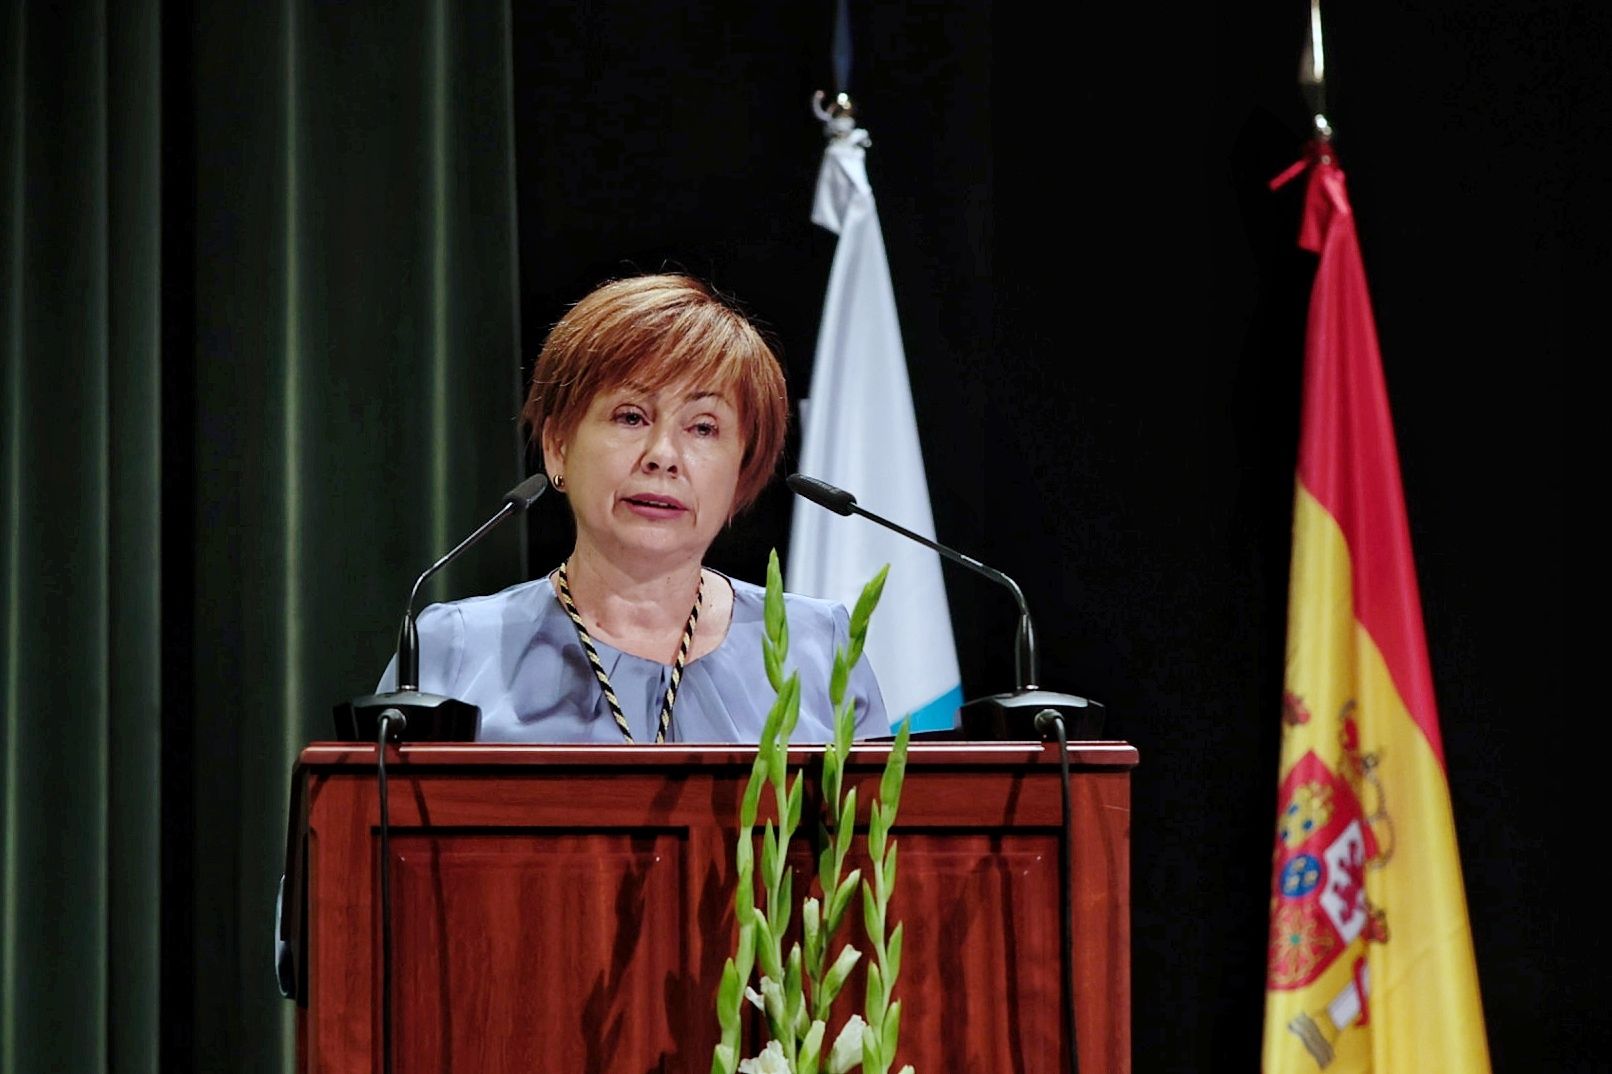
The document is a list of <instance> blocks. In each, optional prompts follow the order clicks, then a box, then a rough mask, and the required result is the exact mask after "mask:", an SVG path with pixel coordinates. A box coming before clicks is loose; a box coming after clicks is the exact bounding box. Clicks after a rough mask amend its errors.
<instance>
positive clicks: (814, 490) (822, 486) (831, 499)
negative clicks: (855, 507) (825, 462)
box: [784, 474, 856, 515]
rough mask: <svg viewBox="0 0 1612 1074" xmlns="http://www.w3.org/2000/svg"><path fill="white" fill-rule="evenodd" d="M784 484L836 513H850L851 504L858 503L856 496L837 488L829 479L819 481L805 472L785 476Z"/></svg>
mask: <svg viewBox="0 0 1612 1074" xmlns="http://www.w3.org/2000/svg"><path fill="white" fill-rule="evenodd" d="M784 484H786V485H788V486H789V489H790V491H791V492H794V493H795V494H796V495H799V496H804V497H806V498H807V499H808V500H810V501H812V502H813V503H815V504H817V505H818V506H819V507H826V508H828V509H829V510H830V511H833V512H834V513H835V514H839V515H848V514H850V513H851V505H852V504H854V503H856V497H855V496H852V495H851V494H850V493H849V492H846V491H845V490H844V489H840V488H835V487H834V486H833V485H830V484H829V483H828V482H827V481H819V480H818V479H817V478H815V477H807V476H806V475H805V474H790V475H789V476H788V477H786V478H784Z"/></svg>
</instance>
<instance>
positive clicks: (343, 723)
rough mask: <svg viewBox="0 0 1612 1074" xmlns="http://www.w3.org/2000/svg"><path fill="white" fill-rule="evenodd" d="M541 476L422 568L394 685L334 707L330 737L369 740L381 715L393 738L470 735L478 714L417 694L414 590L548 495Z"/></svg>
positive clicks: (401, 635)
mask: <svg viewBox="0 0 1612 1074" xmlns="http://www.w3.org/2000/svg"><path fill="white" fill-rule="evenodd" d="M548 487H549V481H548V478H547V477H546V476H545V475H543V474H533V475H532V476H531V477H528V478H527V479H526V480H525V481H522V482H521V483H520V484H518V485H516V486H515V487H514V488H512V489H510V490H509V491H508V492H506V493H504V502H503V505H502V506H500V507H499V509H498V511H497V513H495V514H494V515H493V516H492V517H491V518H489V519H488V520H487V521H485V522H483V523H482V524H481V525H480V526H478V527H477V528H476V530H475V532H473V533H471V535H470V536H468V537H466V538H465V539H464V540H462V541H460V542H459V543H458V544H457V545H455V546H454V547H453V548H452V549H451V550H450V551H449V552H448V553H447V555H445V556H443V557H442V558H441V559H439V560H437V561H436V562H435V563H433V564H431V566H429V567H427V568H426V569H425V570H424V571H423V572H422V573H421V574H420V576H419V577H418V578H416V579H415V580H414V587H413V588H412V589H410V590H409V599H408V603H407V604H405V605H404V606H403V622H402V624H401V625H400V626H399V627H398V632H397V687H396V689H393V690H391V691H389V692H387V693H381V694H369V695H366V696H364V697H357V698H354V699H353V700H351V701H345V702H342V703H341V704H339V705H337V706H336V707H335V718H336V735H337V737H338V738H340V739H342V740H343V741H374V740H375V738H376V732H377V730H378V729H379V728H380V726H381V718H382V716H383V715H384V716H386V717H387V718H388V719H389V720H390V721H391V723H392V727H393V729H394V730H395V732H396V733H395V734H393V735H392V736H391V737H392V738H393V739H395V740H408V741H416V742H422V741H433V742H468V741H472V740H473V739H474V738H475V737H476V725H477V724H478V723H479V722H480V720H481V710H480V709H478V708H477V707H476V706H475V705H471V704H467V703H466V702H463V701H459V700H457V699H455V698H451V697H441V696H439V695H437V694H428V693H424V692H422V691H421V690H420V633H419V628H418V626H417V625H416V622H415V618H414V602H415V600H416V598H417V597H418V596H419V594H420V587H421V586H422V585H424V584H425V581H426V579H428V578H430V577H431V576H432V575H433V574H435V573H436V572H437V571H439V570H441V569H442V568H443V567H446V566H447V565H448V564H449V563H452V562H453V561H454V560H455V559H457V558H459V556H461V555H463V554H464V553H465V552H466V551H468V550H469V549H470V548H471V547H473V546H474V545H475V544H477V543H478V542H479V541H480V540H481V539H482V538H483V537H485V536H487V534H489V533H490V532H492V530H493V529H494V528H495V527H497V526H498V525H499V524H500V523H502V522H503V521H504V520H506V519H508V518H509V517H510V516H511V515H513V514H516V513H517V512H520V511H525V510H526V509H527V508H529V507H531V506H532V504H534V503H536V502H537V499H538V497H539V496H541V495H543V493H544V492H546V491H548Z"/></svg>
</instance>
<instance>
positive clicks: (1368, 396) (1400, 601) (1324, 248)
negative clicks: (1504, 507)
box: [1298, 157, 1444, 766]
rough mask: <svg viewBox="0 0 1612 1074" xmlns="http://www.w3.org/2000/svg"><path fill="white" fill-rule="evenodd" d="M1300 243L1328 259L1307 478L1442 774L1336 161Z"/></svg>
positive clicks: (1364, 294) (1321, 272) (1316, 343)
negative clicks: (1337, 532)
mask: <svg viewBox="0 0 1612 1074" xmlns="http://www.w3.org/2000/svg"><path fill="white" fill-rule="evenodd" d="M1299 245H1300V246H1303V247H1304V248H1305V249H1307V250H1312V251H1314V252H1316V253H1319V254H1320V255H1321V256H1320V263H1319V265H1318V266H1317V267H1316V273H1315V284H1314V288H1313V290H1312V292H1311V296H1310V314H1309V324H1308V326H1307V328H1306V335H1305V360H1304V403H1303V424H1302V426H1301V432H1300V436H1299V461H1298V477H1299V480H1300V481H1301V482H1302V483H1303V484H1304V487H1305V488H1306V489H1308V490H1309V492H1310V495H1312V496H1314V497H1315V498H1316V500H1317V501H1318V502H1319V503H1320V504H1321V506H1322V507H1324V508H1325V509H1326V510H1327V511H1328V513H1330V514H1331V515H1332V517H1333V518H1334V519H1336V520H1337V523H1338V526H1339V527H1340V528H1341V529H1342V531H1343V535H1344V539H1345V540H1346V541H1347V542H1348V546H1349V556H1350V561H1351V568H1352V571H1353V578H1354V604H1355V618H1356V619H1358V620H1359V622H1360V624H1361V626H1362V627H1363V628H1364V629H1365V631H1366V633H1367V634H1369V635H1370V636H1371V638H1372V640H1373V641H1374V642H1376V644H1377V648H1378V649H1379V650H1380V651H1381V652H1382V656H1383V660H1384V662H1385V663H1386V664H1387V666H1388V673H1389V675H1391V676H1392V678H1393V680H1394V685H1395V686H1396V687H1397V688H1398V690H1399V695H1400V697H1401V698H1402V699H1403V700H1404V702H1405V707H1406V708H1407V709H1408V710H1409V711H1410V715H1411V718H1412V719H1413V720H1415V721H1416V723H1417V725H1418V726H1419V727H1421V729H1422V733H1423V734H1424V735H1426V737H1427V741H1428V743H1429V745H1431V746H1432V749H1433V753H1434V756H1436V757H1437V758H1438V761H1439V764H1440V765H1441V766H1442V765H1443V763H1444V745H1443V742H1442V740H1441V739H1440V737H1439V729H1438V712H1437V710H1436V708H1435V707H1434V704H1433V680H1432V672H1431V668H1430V666H1429V663H1428V658H1427V640H1426V635H1425V634H1424V633H1423V629H1422V602H1421V597H1420V595H1419V591H1418V589H1417V585H1416V565H1415V561H1414V559H1413V558H1412V556H1411V541H1410V526H1409V523H1408V522H1407V520H1406V515H1405V495H1404V490H1403V487H1402V486H1401V483H1400V475H1399V455H1398V450H1397V448H1396V447H1395V441H1394V425H1393V420H1392V418H1391V417H1390V414H1389V409H1388V392H1387V388H1386V386H1385V384H1384V383H1383V374H1382V356H1381V353H1380V352H1379V350H1378V348H1377V328H1376V322H1375V320H1374V319H1373V317H1372V313H1371V297H1370V293H1369V291H1368V290H1367V288H1366V271H1365V266H1364V263H1363V262H1362V261H1361V257H1360V241H1359V237H1358V236H1357V235H1356V234H1355V224H1354V210H1353V209H1352V208H1351V207H1350V205H1349V195H1348V193H1347V191H1346V190H1345V188H1344V180H1343V171H1342V170H1341V169H1340V168H1339V167H1338V166H1337V165H1336V164H1335V163H1333V162H1332V161H1331V159H1330V157H1323V158H1321V159H1320V160H1318V161H1317V162H1316V163H1315V164H1314V166H1313V169H1312V171H1311V173H1310V182H1309V188H1308V191H1307V193H1306V195H1305V210H1304V225H1303V228H1302V230H1301V232H1300V235H1299Z"/></svg>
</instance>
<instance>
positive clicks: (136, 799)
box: [0, 3, 162, 1072]
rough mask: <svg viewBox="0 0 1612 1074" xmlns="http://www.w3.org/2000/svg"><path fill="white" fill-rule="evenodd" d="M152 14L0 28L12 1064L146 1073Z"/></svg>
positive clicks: (3, 903)
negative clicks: (113, 1067)
mask: <svg viewBox="0 0 1612 1074" xmlns="http://www.w3.org/2000/svg"><path fill="white" fill-rule="evenodd" d="M157 15H158V12H157V9H156V5H155V3H133V4H123V5H117V6H116V9H115V10H108V9H107V8H106V7H104V6H100V5H87V4H86V5H51V4H42V3H40V4H17V5H14V6H11V7H9V8H8V9H7V12H6V14H5V15H4V28H3V29H0V35H3V38H0V56H3V57H4V59H3V60H0V71H3V72H4V74H3V75H0V78H3V80H4V87H5V88H4V90H3V93H4V100H5V104H4V108H3V111H4V116H3V118H0V145H3V146H4V147H5V149H4V152H5V156H4V180H3V182H4V190H5V203H4V208H3V209H0V219H3V220H4V224H3V232H0V266H3V267H0V296H3V298H0V301H3V313H0V326H3V331H4V340H5V342H4V348H5V356H6V357H5V369H4V375H3V385H4V386H3V388H0V392H3V400H4V401H3V408H4V409H3V413H4V418H3V423H4V428H3V430H0V437H3V443H4V445H5V446H4V461H3V464H0V465H3V468H4V475H5V476H4V479H3V480H4V489H5V491H4V506H3V508H0V510H3V512H4V523H3V525H0V564H3V566H0V570H3V572H4V574H3V579H4V580H3V582H0V589H3V591H4V594H5V596H4V605H5V608H4V625H3V627H0V629H3V630H4V636H5V644H4V646H3V652H0V660H3V661H4V664H3V667H4V675H3V679H4V697H5V702H4V704H5V717H4V721H5V726H4V776H3V795H0V798H3V802H4V804H3V806H0V811H3V818H4V828H3V832H4V834H3V842H4V877H5V879H4V889H3V891H0V967H3V968H0V1069H3V1070H6V1071H19V1072H20V1071H32V1070H74V1071H79V1070H82V1071H97V1070H104V1069H109V1068H110V1066H111V1065H112V1057H113V1056H117V1057H119V1058H118V1065H119V1067H120V1069H123V1068H126V1069H130V1070H155V1069H156V1059H157V1047H158V1020H157V1009H158V1008H157V1001H158V990H157V972H158V966H159V959H158V950H157V945H158V935H159V927H158V923H159V916H158V877H159V872H160V861H159V854H160V850H159V847H160V843H159V832H160V822H159V803H160V795H159V790H158V787H159V783H158V780H159V775H160V760H159V749H160V739H161V733H160V729H161V726H162V712H161V704H160V674H159V655H158V654H159V638H158V624H159V622H160V619H161V604H160V600H159V592H160V581H161V578H160V572H159V570H158V562H159V558H160V557H159V544H160V540H161V526H160V523H159V520H158V503H159V487H160V468H161V465H162V460H161V459H160V457H159V454H158V451H157V443H158V442H159V439H160V436H159V432H160V428H161V420H162V413H161V406H160V390H159V386H160V366H161V359H160V347H159V331H160V317H159V294H160V267H161V253H160V219H159V212H158V205H159V200H158V186H159V182H160V152H159V143H160V137H161V132H160V115H161V112H160V106H159V84H160V77H159V63H160V53H159V47H158V42H159V36H158V23H157Z"/></svg>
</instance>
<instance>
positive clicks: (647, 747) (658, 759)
mask: <svg viewBox="0 0 1612 1074" xmlns="http://www.w3.org/2000/svg"><path fill="white" fill-rule="evenodd" d="M892 747H893V743H892V742H890V741H888V740H882V739H878V740H869V741H861V742H856V743H853V744H852V746H851V755H850V763H851V764H853V765H854V764H859V763H860V764H883V759H884V757H885V756H886V755H887V754H889V752H890V750H891V748H892ZM825 749H826V746H823V745H798V746H797V745H791V746H790V747H789V761H790V764H791V765H799V764H806V763H809V762H810V761H811V760H812V758H814V757H818V756H821V755H822V753H823V752H824V750H825ZM755 756H756V747H755V746H751V745H740V744H737V743H726V742H724V743H706V744H701V743H663V744H659V745H654V744H633V745H629V744H627V743H622V744H620V745H588V744H579V743H490V742H432V743H407V744H403V745H399V746H392V747H390V748H389V749H388V750H387V754H386V763H387V765H388V767H390V766H392V765H404V766H414V765H418V766H421V767H434V766H458V767H468V766H474V767H482V766H492V767H502V766H521V765H528V766H543V767H561V766H583V767H593V766H610V765H615V766H644V767H688V768H693V769H698V768H714V767H729V766H732V765H745V766H748V765H750V764H751V763H752V762H753V761H754V760H755ZM1138 760H1139V758H1138V754H1137V750H1136V747H1135V746H1133V745H1131V744H1130V743H1128V742H1120V741H1091V742H1070V743H1069V763H1070V764H1071V765H1076V766H1079V767H1082V768H1134V767H1135V766H1136V764H1137V762H1138ZM1014 763H1017V764H1027V765H1035V766H1040V765H1044V764H1051V765H1057V764H1058V763H1059V761H1058V746H1057V743H1055V742H1039V741H1024V742H965V741H952V742H912V743H909V744H908V747H907V764H908V765H909V766H913V765H919V766H929V765H934V766H942V765H964V766H968V765H1001V764H1014ZM299 764H300V765H302V766H303V767H310V766H311V767H349V766H361V767H364V768H370V767H373V766H374V764H375V747H374V746H373V745H370V744H368V743H360V742H310V743H309V744H308V745H307V746H305V747H303V749H302V752H301V755H300V757H299Z"/></svg>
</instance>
